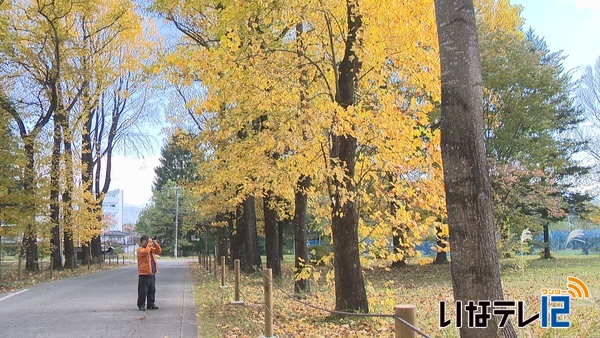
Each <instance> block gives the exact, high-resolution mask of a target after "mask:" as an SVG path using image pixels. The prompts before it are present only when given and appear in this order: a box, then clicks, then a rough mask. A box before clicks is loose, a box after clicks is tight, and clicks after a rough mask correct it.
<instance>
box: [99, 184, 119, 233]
mask: <svg viewBox="0 0 600 338" xmlns="http://www.w3.org/2000/svg"><path fill="white" fill-rule="evenodd" d="M102 213H103V214H104V215H107V216H109V217H110V219H111V220H112V222H110V231H123V190H121V189H116V190H111V191H109V192H107V193H106V196H104V201H102Z"/></svg>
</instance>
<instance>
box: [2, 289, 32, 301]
mask: <svg viewBox="0 0 600 338" xmlns="http://www.w3.org/2000/svg"><path fill="white" fill-rule="evenodd" d="M25 291H29V289H23V290H21V291H17V292H15V293H11V294H10V295H7V296H4V297H2V298H0V302H1V301H3V300H6V299H9V298H10V297H13V296H16V295H18V294H20V293H23V292H25Z"/></svg>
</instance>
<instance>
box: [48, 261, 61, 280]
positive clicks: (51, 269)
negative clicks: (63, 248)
mask: <svg viewBox="0 0 600 338" xmlns="http://www.w3.org/2000/svg"><path fill="white" fill-rule="evenodd" d="M61 261H62V259H61ZM52 278H54V260H53V259H52V255H50V279H52Z"/></svg>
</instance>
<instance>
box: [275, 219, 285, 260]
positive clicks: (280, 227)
mask: <svg viewBox="0 0 600 338" xmlns="http://www.w3.org/2000/svg"><path fill="white" fill-rule="evenodd" d="M286 223H287V220H285V221H279V222H277V234H278V235H279V241H278V244H279V250H278V252H279V261H281V262H283V243H284V241H285V238H284V237H283V228H284V226H285V224H286Z"/></svg>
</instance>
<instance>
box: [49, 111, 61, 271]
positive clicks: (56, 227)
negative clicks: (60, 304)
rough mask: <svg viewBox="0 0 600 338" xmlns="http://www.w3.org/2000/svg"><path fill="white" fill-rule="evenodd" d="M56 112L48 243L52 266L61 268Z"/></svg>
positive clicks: (58, 149) (58, 151) (59, 144)
mask: <svg viewBox="0 0 600 338" xmlns="http://www.w3.org/2000/svg"><path fill="white" fill-rule="evenodd" d="M59 119H60V118H59V116H58V114H54V125H53V137H52V142H53V144H52V156H51V160H50V222H51V223H52V225H53V226H52V230H51V238H50V244H51V245H52V248H51V249H52V254H51V260H52V268H53V269H54V270H62V257H61V252H60V251H61V250H60V246H61V245H60V244H61V242H60V233H61V230H60V200H59V198H58V196H59V195H60V191H59V190H60V149H61V145H62V134H61V131H60V121H59Z"/></svg>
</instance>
